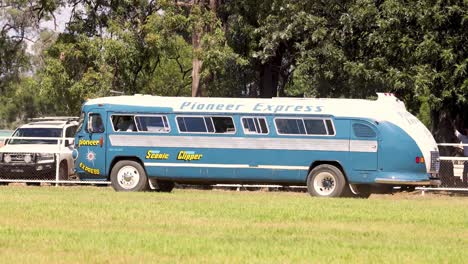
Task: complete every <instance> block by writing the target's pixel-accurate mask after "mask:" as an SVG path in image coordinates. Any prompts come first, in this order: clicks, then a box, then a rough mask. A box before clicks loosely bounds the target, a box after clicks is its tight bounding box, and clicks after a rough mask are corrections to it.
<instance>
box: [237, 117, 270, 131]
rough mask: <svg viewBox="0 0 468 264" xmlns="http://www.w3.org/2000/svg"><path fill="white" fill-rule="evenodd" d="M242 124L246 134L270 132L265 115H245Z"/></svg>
mask: <svg viewBox="0 0 468 264" xmlns="http://www.w3.org/2000/svg"><path fill="white" fill-rule="evenodd" d="M242 126H243V128H244V133H245V134H268V126H267V124H266V120H265V118H264V117H243V118H242Z"/></svg>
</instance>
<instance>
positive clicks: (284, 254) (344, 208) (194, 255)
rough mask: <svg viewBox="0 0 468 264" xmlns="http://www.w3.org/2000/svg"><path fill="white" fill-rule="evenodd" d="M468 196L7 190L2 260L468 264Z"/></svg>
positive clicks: (1, 206)
mask: <svg viewBox="0 0 468 264" xmlns="http://www.w3.org/2000/svg"><path fill="white" fill-rule="evenodd" d="M467 245H468V197H448V196H436V195H426V196H420V195H406V196H374V197H372V196H371V198H370V199H368V200H360V199H317V198H311V197H309V196H308V195H307V194H304V193H277V192H225V191H195V190H175V191H174V192H173V193H169V194H168V193H116V192H114V191H113V190H112V189H110V188H96V187H22V186H8V187H0V262H2V263H20V262H21V263H142V262H158V263H160V262H170V263H173V262H190V263H192V262H196V263H199V262H210V263H213V262H214V263H219V262H228V263H241V262H263V263H270V262H275V263H278V262H280V263H297V262H303V263H335V262H336V263H349V262H352V263H356V262H358V263H362V262H366V263H381V262H385V263H434V262H436V263H466V262H467V261H468V246H467Z"/></svg>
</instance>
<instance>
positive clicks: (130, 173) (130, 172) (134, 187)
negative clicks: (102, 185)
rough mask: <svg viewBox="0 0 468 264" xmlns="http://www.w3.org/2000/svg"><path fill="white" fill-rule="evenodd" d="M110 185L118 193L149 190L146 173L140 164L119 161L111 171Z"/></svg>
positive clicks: (130, 161)
mask: <svg viewBox="0 0 468 264" xmlns="http://www.w3.org/2000/svg"><path fill="white" fill-rule="evenodd" d="M110 178H111V184H112V187H113V188H114V190H116V191H118V192H139V191H146V190H148V189H149V184H148V178H147V177H146V172H145V170H144V169H143V167H142V166H141V164H140V163H138V162H136V161H132V160H121V161H119V162H117V163H116V164H115V166H114V167H113V168H112V171H111V177H110Z"/></svg>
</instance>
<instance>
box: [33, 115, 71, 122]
mask: <svg viewBox="0 0 468 264" xmlns="http://www.w3.org/2000/svg"><path fill="white" fill-rule="evenodd" d="M78 119H79V117H76V116H44V117H35V118H29V119H28V121H32V122H41V121H66V122H67V123H69V122H72V121H78Z"/></svg>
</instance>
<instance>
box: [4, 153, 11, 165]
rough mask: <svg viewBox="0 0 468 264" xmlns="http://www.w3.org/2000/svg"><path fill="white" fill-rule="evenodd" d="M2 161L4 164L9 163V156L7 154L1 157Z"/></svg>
mask: <svg viewBox="0 0 468 264" xmlns="http://www.w3.org/2000/svg"><path fill="white" fill-rule="evenodd" d="M3 160H4V161H5V163H10V162H11V156H10V155H9V154H5V157H3Z"/></svg>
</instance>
